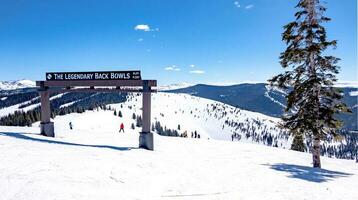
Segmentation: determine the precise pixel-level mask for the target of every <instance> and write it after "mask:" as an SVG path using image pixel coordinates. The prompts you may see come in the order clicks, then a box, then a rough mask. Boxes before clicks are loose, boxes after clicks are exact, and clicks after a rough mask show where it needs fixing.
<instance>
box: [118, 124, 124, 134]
mask: <svg viewBox="0 0 358 200" xmlns="http://www.w3.org/2000/svg"><path fill="white" fill-rule="evenodd" d="M121 131H123V133H124V124H123V123H121V126H120V129H119V132H121Z"/></svg>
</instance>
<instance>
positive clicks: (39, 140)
mask: <svg viewBox="0 0 358 200" xmlns="http://www.w3.org/2000/svg"><path fill="white" fill-rule="evenodd" d="M27 135H38V134H32V133H12V132H0V136H8V137H14V138H17V139H23V140H30V141H35V142H43V143H48V144H60V145H69V146H79V147H93V148H104V149H112V150H117V151H129V150H131V149H138V147H116V146H109V145H92V144H78V143H71V142H62V141H55V140H49V139H42V138H34V137H30V136H27Z"/></svg>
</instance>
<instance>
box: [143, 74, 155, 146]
mask: <svg viewBox="0 0 358 200" xmlns="http://www.w3.org/2000/svg"><path fill="white" fill-rule="evenodd" d="M142 105H143V107H142V116H143V122H142V132H141V133H140V136H139V148H145V149H148V150H152V151H153V150H154V142H153V133H151V132H150V124H151V123H150V117H151V114H150V112H151V111H150V109H151V88H150V86H149V84H148V81H143V104H142Z"/></svg>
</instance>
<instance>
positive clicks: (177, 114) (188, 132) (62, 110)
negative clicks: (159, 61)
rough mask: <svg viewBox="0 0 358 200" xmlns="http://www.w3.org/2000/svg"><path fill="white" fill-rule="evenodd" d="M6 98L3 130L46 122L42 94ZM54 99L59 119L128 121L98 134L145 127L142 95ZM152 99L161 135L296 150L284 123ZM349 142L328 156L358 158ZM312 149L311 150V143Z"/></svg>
mask: <svg viewBox="0 0 358 200" xmlns="http://www.w3.org/2000/svg"><path fill="white" fill-rule="evenodd" d="M0 98H1V99H2V100H1V101H0V125H7V126H31V125H32V124H33V123H35V124H33V126H34V125H35V126H36V123H38V121H39V120H40V110H39V106H40V104H39V97H38V93H37V92H36V91H32V92H27V93H19V94H13V95H7V96H6V95H5V96H0ZM50 99H51V107H52V115H53V116H57V117H56V118H55V120H56V119H57V118H58V117H59V116H63V115H64V116H66V115H68V114H70V113H83V115H86V113H87V112H85V111H86V110H98V109H101V110H107V111H106V112H109V113H111V114H112V115H113V114H114V112H115V111H114V110H116V113H117V114H118V113H119V112H120V113H121V115H122V118H118V117H117V119H116V120H112V121H108V122H107V121H103V120H101V122H102V123H103V126H101V127H93V130H96V129H101V130H107V127H112V128H111V130H113V126H114V127H115V128H118V123H119V122H118V121H119V120H121V121H124V122H125V124H126V127H137V126H140V116H141V106H142V104H141V100H142V99H141V97H140V96H139V94H128V95H127V94H122V95H120V94H115V93H113V94H108V93H83V94H82V93H64V94H52V95H51V97H50ZM152 100H153V102H152V131H153V132H156V133H158V134H160V135H166V136H187V137H189V138H191V137H194V138H199V136H200V139H209V140H211V139H215V140H226V141H231V140H232V139H234V141H235V142H237V141H241V142H246V143H257V144H263V145H267V146H273V147H280V148H286V149H288V148H290V145H291V141H292V138H290V137H289V136H288V133H287V132H286V131H285V130H282V129H280V128H279V127H278V122H280V119H278V118H275V117H270V116H267V115H264V114H261V113H258V112H252V111H247V110H244V109H241V108H238V107H234V106H231V105H228V104H225V103H222V102H219V101H214V100H210V99H205V98H201V97H196V96H193V95H189V94H177V93H167V92H158V93H156V94H153V96H152ZM99 119H102V118H99ZM138 120H139V121H138ZM73 123H74V124H76V125H77V126H78V125H80V126H90V127H91V126H92V124H88V123H86V122H85V121H84V122H80V123H77V122H76V121H74V122H73ZM81 124H82V125H81ZM111 124H112V125H111ZM138 131H139V130H138ZM232 136H235V137H234V138H233V137H232ZM345 138H346V139H345V140H342V141H341V142H334V141H328V142H325V143H324V146H323V148H322V154H323V155H326V156H332V157H337V158H346V159H353V158H354V156H355V154H352V148H354V147H355V145H356V143H357V140H358V138H357V137H356V136H351V135H346V136H345ZM307 146H310V143H309V141H307ZM307 150H308V149H307Z"/></svg>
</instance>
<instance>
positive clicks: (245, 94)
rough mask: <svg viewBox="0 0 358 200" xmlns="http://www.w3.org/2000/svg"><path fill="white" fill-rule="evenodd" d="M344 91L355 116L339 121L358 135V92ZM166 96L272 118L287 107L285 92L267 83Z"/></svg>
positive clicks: (208, 87) (202, 88) (198, 88)
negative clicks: (184, 96)
mask: <svg viewBox="0 0 358 200" xmlns="http://www.w3.org/2000/svg"><path fill="white" fill-rule="evenodd" d="M340 89H341V90H342V92H343V94H344V97H343V101H344V102H345V103H346V104H347V105H348V107H350V109H351V110H352V112H353V113H352V114H341V115H340V116H339V117H340V118H341V119H342V120H343V121H344V122H345V123H344V124H345V126H344V128H345V129H348V130H355V131H356V130H358V128H357V113H358V112H357V110H358V100H357V90H358V89H357V88H356V87H340ZM166 92H171V93H186V94H191V95H194V96H198V97H202V98H207V99H211V100H216V101H220V102H222V103H226V104H229V105H232V106H236V107H239V108H241V109H245V110H249V111H254V112H259V113H262V114H265V115H269V116H272V117H280V116H281V115H282V114H283V112H284V108H285V105H286V99H285V95H286V94H285V92H284V91H281V90H278V89H275V88H272V87H270V86H269V85H267V84H265V83H256V84H251V83H244V84H238V85H231V86H213V85H205V84H198V85H194V86H191V87H187V88H181V89H176V90H169V91H166Z"/></svg>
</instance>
